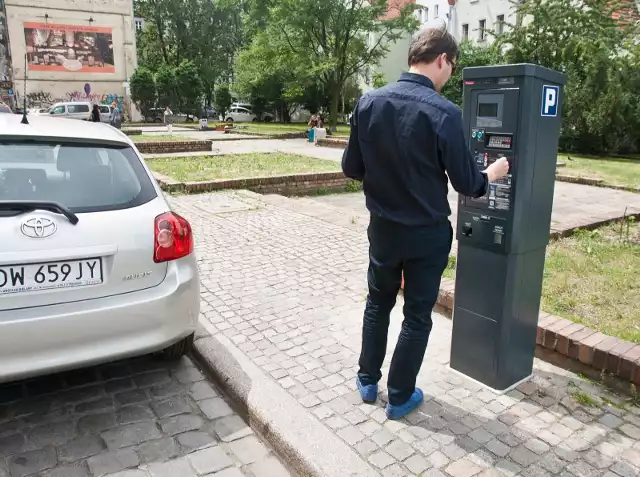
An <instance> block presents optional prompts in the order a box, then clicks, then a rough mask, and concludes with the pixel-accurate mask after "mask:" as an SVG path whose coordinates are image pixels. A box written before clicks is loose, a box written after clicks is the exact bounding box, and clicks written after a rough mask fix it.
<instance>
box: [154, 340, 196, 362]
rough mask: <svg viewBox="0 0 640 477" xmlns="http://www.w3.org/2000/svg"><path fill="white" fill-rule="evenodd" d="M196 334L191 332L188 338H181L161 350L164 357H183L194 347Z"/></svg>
mask: <svg viewBox="0 0 640 477" xmlns="http://www.w3.org/2000/svg"><path fill="white" fill-rule="evenodd" d="M193 339H194V335H193V334H190V335H189V336H187V337H186V338H183V339H181V340H180V341H178V342H177V343H174V344H172V345H171V346H169V347H168V348H165V349H163V350H162V351H161V355H162V358H164V359H166V360H169V361H173V360H178V359H180V358H182V357H183V356H184V355H186V354H187V353H189V352H190V351H191V348H193Z"/></svg>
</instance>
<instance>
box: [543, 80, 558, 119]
mask: <svg viewBox="0 0 640 477" xmlns="http://www.w3.org/2000/svg"><path fill="white" fill-rule="evenodd" d="M559 96H560V87H559V86H551V85H547V84H546V85H544V86H543V87H542V111H541V112H540V114H541V116H552V117H555V116H557V115H558V97H559Z"/></svg>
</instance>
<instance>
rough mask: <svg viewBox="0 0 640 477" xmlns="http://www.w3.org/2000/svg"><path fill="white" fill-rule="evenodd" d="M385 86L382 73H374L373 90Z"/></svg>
mask: <svg viewBox="0 0 640 477" xmlns="http://www.w3.org/2000/svg"><path fill="white" fill-rule="evenodd" d="M386 85H387V80H386V79H384V75H383V74H382V73H376V74H374V75H373V87H374V89H378V88H382V87H383V86H386Z"/></svg>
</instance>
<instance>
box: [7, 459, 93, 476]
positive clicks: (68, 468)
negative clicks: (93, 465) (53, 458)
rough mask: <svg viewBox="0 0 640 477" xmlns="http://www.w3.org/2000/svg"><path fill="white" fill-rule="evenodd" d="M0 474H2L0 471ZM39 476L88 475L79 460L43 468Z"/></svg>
mask: <svg viewBox="0 0 640 477" xmlns="http://www.w3.org/2000/svg"><path fill="white" fill-rule="evenodd" d="M0 475H2V473H1V472H0ZM8 475H9V474H7V476H8ZM40 477H89V471H88V470H87V467H86V465H85V464H84V463H82V462H81V463H77V464H70V465H65V466H62V467H56V468H55V469H50V470H45V471H44V472H42V473H41V474H40Z"/></svg>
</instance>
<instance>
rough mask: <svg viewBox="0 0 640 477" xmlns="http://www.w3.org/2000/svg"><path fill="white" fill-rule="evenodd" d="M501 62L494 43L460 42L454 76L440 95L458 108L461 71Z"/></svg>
mask: <svg viewBox="0 0 640 477" xmlns="http://www.w3.org/2000/svg"><path fill="white" fill-rule="evenodd" d="M503 62H504V59H503V58H502V55H501V53H500V49H499V47H498V46H497V45H496V44H495V43H493V44H491V45H489V46H486V45H479V44H477V43H474V42H472V41H469V40H464V41H462V42H461V43H460V58H459V59H458V63H457V65H456V71H455V74H454V75H453V76H452V77H451V79H450V80H449V81H448V82H447V84H446V85H445V87H444V88H443V89H442V95H443V96H444V97H445V98H447V99H448V100H449V101H451V102H453V103H455V104H457V105H458V106H462V70H463V69H464V68H466V67H467V66H487V65H497V64H501V63H503Z"/></svg>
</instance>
